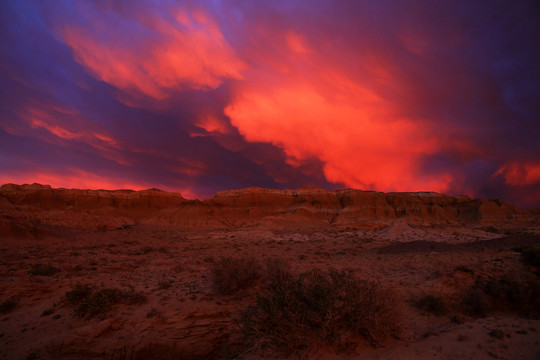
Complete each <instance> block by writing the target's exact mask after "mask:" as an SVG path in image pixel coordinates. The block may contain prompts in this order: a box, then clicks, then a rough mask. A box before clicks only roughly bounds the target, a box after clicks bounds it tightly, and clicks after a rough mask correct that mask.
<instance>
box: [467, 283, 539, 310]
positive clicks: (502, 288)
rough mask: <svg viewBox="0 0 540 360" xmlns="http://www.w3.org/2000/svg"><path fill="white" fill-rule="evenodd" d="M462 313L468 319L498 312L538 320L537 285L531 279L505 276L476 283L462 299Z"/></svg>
mask: <svg viewBox="0 0 540 360" xmlns="http://www.w3.org/2000/svg"><path fill="white" fill-rule="evenodd" d="M462 302H463V311H464V312H465V313H466V314H468V315H471V316H480V317H483V316H487V315H488V314H490V313H493V312H497V311H501V312H511V313H516V314H519V315H522V316H526V317H532V318H537V317H538V316H540V308H539V307H538V304H539V303H540V283H539V282H538V280H536V279H534V278H531V277H520V276H517V275H515V274H514V275H511V274H505V275H502V276H499V277H493V278H489V279H480V278H478V279H476V282H475V284H474V285H473V286H472V287H471V288H470V289H468V290H467V291H466V292H465V293H464V295H463V301H462Z"/></svg>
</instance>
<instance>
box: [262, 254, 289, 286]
mask: <svg viewBox="0 0 540 360" xmlns="http://www.w3.org/2000/svg"><path fill="white" fill-rule="evenodd" d="M264 265H265V268H264V278H265V280H266V281H267V282H269V283H270V284H278V283H281V282H283V281H287V280H289V279H290V278H291V277H292V271H291V264H290V263H289V262H288V261H287V260H285V259H283V258H267V259H266V260H265V262H264Z"/></svg>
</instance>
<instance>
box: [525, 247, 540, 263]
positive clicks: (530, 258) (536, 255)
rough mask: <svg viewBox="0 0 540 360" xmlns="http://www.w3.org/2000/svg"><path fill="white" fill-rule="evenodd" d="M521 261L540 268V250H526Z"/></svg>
mask: <svg viewBox="0 0 540 360" xmlns="http://www.w3.org/2000/svg"><path fill="white" fill-rule="evenodd" d="M521 260H522V261H523V263H525V264H526V265H530V266H536V267H540V248H526V249H523V251H522V252H521Z"/></svg>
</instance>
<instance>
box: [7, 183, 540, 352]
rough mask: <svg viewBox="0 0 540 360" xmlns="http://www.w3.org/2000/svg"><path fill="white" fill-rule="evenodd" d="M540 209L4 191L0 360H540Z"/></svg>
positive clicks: (276, 193) (354, 198) (444, 199)
mask: <svg viewBox="0 0 540 360" xmlns="http://www.w3.org/2000/svg"><path fill="white" fill-rule="evenodd" d="M539 253H540V210H539V209H536V210H521V209H518V208H516V207H514V206H511V205H509V204H506V203H504V202H503V201H500V200H478V199H472V198H469V197H466V196H447V195H442V194H438V193H431V192H420V193H380V192H372V191H360V190H352V189H347V190H339V191H334V192H327V191H324V190H321V189H316V188H305V189H299V190H267V189H261V188H249V189H243V190H232V191H224V192H220V193H218V194H217V195H216V196H215V197H213V198H211V199H207V200H204V201H199V200H188V199H185V198H183V197H182V196H181V195H180V194H178V193H170V192H165V191H161V190H157V189H150V190H143V191H131V190H115V191H108V190H77V189H63V188H59V189H53V188H51V187H50V186H47V185H40V184H32V185H14V184H6V185H3V186H2V187H1V188H0V258H1V261H0V359H288V358H306V359H351V360H352V359H475V360H480V359H508V360H511V359H512V360H514V359H527V360H529V359H540V320H539V318H540V303H539V298H540V286H539V276H540V260H539Z"/></svg>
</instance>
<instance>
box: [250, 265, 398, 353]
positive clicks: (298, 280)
mask: <svg viewBox="0 0 540 360" xmlns="http://www.w3.org/2000/svg"><path fill="white" fill-rule="evenodd" d="M400 318H401V316H400V313H399V310H398V308H397V307H396V295H395V294H394V292H393V291H391V290H390V289H388V288H385V287H383V286H381V285H380V284H379V283H377V282H373V281H366V280H360V279H357V278H356V277H354V276H353V275H352V274H351V273H347V272H342V271H337V270H333V269H330V270H328V271H324V270H320V269H314V270H312V271H309V272H306V273H302V274H300V275H298V276H296V277H292V278H289V279H285V280H283V281H281V282H277V283H272V284H271V285H270V286H269V288H268V289H267V291H266V292H265V293H263V294H262V295H259V296H258V297H257V300H256V303H255V305H253V306H251V307H249V308H248V309H247V310H245V311H244V312H243V313H242V314H241V315H240V319H239V323H240V326H241V328H242V330H243V333H244V335H245V336H246V337H247V338H248V339H252V340H256V342H259V343H261V342H262V343H265V344H267V345H268V346H270V347H271V348H272V349H274V350H275V351H277V352H282V353H284V354H286V355H291V354H293V355H294V354H300V353H302V352H305V351H306V350H314V349H316V348H317V347H318V346H319V345H321V344H334V343H337V344H339V343H341V342H344V341H346V339H347V338H348V337H351V336H362V337H364V338H365V339H366V340H368V341H369V342H371V343H372V344H378V343H380V342H381V341H383V340H384V339H385V338H387V337H388V336H392V337H397V336H399V333H400V327H401V326H400V323H401V321H400Z"/></svg>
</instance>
